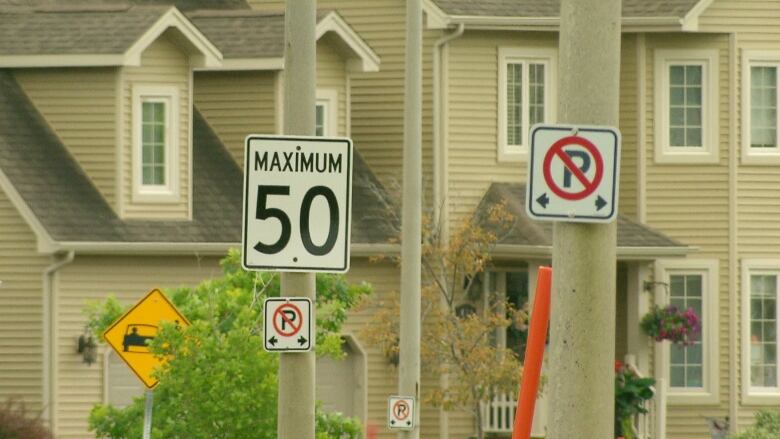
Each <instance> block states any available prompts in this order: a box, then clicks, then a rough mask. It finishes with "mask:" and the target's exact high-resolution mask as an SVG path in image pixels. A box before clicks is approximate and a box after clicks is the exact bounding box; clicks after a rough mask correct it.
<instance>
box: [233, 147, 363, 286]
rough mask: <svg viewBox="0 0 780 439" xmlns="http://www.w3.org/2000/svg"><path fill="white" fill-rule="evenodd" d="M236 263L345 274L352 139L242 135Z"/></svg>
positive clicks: (348, 239) (347, 267)
mask: <svg viewBox="0 0 780 439" xmlns="http://www.w3.org/2000/svg"><path fill="white" fill-rule="evenodd" d="M245 154H246V155H245V168H244V215H243V220H244V227H243V235H242V253H243V255H242V258H241V262H242V265H243V266H244V268H246V269H247V270H278V271H308V272H336V273H343V272H346V271H347V270H349V245H350V227H351V217H350V213H351V211H352V141H351V140H349V139H343V138H325V137H281V136H262V135H250V136H248V137H247V138H246V153H245Z"/></svg>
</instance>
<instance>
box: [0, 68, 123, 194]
mask: <svg viewBox="0 0 780 439" xmlns="http://www.w3.org/2000/svg"><path fill="white" fill-rule="evenodd" d="M14 74H15V76H16V79H17V81H19V84H20V85H21V86H22V88H23V89H24V91H25V93H27V96H29V97H30V100H32V102H33V104H34V105H35V107H36V108H37V109H38V111H40V112H41V114H43V117H44V118H45V119H46V121H47V122H48V123H49V126H51V127H52V129H53V130H54V132H55V133H56V134H57V136H58V137H59V138H60V139H61V140H62V142H63V143H64V144H65V146H66V147H67V148H68V151H69V152H70V153H71V154H72V155H73V157H74V158H75V159H76V161H77V162H78V164H79V165H80V166H81V168H82V169H83V170H84V172H85V173H86V174H87V176H88V177H89V179H90V181H92V183H93V184H94V185H95V186H96V187H97V189H98V190H99V191H100V193H101V194H102V195H103V197H104V198H105V199H106V201H107V202H108V203H109V204H110V205H111V206H112V207H114V209H116V203H115V202H116V151H117V148H116V124H117V118H116V95H117V86H116V78H117V69H115V68H58V69H22V70H15V71H14Z"/></svg>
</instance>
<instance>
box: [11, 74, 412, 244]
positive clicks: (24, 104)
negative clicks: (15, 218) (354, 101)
mask: <svg viewBox="0 0 780 439" xmlns="http://www.w3.org/2000/svg"><path fill="white" fill-rule="evenodd" d="M193 128H194V133H193V139H194V140H195V143H194V145H193V220H192V221H185V220H122V219H121V218H119V217H118V216H117V215H116V214H115V213H114V211H113V209H111V207H110V206H109V205H108V204H107V203H106V201H105V200H104V199H103V198H102V196H101V195H100V193H99V192H98V190H97V189H96V188H95V186H94V185H93V184H92V183H91V182H90V180H89V178H88V177H87V176H86V175H85V174H84V172H83V170H82V169H81V168H80V167H79V165H78V164H77V163H76V161H75V160H74V159H73V157H72V156H71V155H70V154H69V153H68V152H67V150H66V148H65V146H64V145H63V144H62V143H61V141H60V140H59V139H58V138H57V137H56V135H55V134H54V133H53V132H52V131H51V129H50V128H49V126H48V125H47V124H46V121H45V120H44V119H43V117H42V116H41V115H40V114H39V113H38V111H37V110H36V109H35V108H34V106H33V105H32V103H31V102H30V101H29V99H28V98H27V97H26V96H25V94H24V92H23V91H22V90H21V88H20V87H19V85H18V84H17V82H16V80H15V79H14V78H13V75H12V74H11V73H10V72H8V71H4V70H0V169H2V170H3V172H4V173H5V174H6V176H7V177H8V179H9V180H10V182H11V184H12V185H13V186H14V188H15V189H16V190H17V191H18V192H19V194H20V195H21V197H22V199H23V200H24V201H25V203H26V204H27V205H28V206H29V208H30V209H31V210H32V212H33V213H34V214H35V216H36V217H37V218H38V220H39V221H40V222H41V224H42V225H43V227H44V228H45V229H46V231H47V232H48V233H49V235H50V236H51V237H52V239H54V240H55V241H59V242H194V243H239V242H240V241H241V214H242V209H241V202H242V193H241V191H242V187H243V184H242V179H243V177H242V171H241V169H240V168H239V166H238V165H237V164H236V162H235V161H234V160H233V159H232V158H231V156H230V155H229V153H228V152H227V150H226V149H225V147H224V145H223V144H222V142H221V141H220V140H219V139H218V138H217V136H216V134H215V133H214V132H213V130H212V129H211V128H210V127H209V126H208V124H207V123H206V121H205V119H203V117H202V116H201V115H200V113H199V112H197V111H195V115H194V120H193ZM353 200H354V201H353V206H354V208H353V222H352V237H353V238H352V242H353V243H379V242H387V241H388V240H389V239H390V238H391V237H393V236H396V233H395V230H396V229H397V225H396V224H395V223H394V222H393V221H392V220H390V219H388V215H386V212H387V210H386V209H387V208H388V206H389V205H390V204H389V202H388V201H387V200H386V194H385V192H384V190H383V189H382V188H381V185H379V183H378V182H377V181H376V178H375V177H374V176H373V175H372V174H371V171H370V169H369V168H368V166H366V164H365V163H364V162H363V160H362V158H360V156H359V155H358V154H355V165H354V186H353Z"/></svg>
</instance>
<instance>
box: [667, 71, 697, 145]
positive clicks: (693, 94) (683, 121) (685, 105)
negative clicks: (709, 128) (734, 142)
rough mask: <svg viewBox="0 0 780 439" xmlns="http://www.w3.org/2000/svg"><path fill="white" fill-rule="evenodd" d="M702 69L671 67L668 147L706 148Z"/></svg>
mask: <svg viewBox="0 0 780 439" xmlns="http://www.w3.org/2000/svg"><path fill="white" fill-rule="evenodd" d="M702 79H703V67H702V66H696V65H693V66H681V65H677V66H674V65H673V66H670V67H669V146H678V147H691V146H694V147H700V146H703V139H702V133H703V127H702V123H703V117H702V115H703V104H702V93H703V84H702Z"/></svg>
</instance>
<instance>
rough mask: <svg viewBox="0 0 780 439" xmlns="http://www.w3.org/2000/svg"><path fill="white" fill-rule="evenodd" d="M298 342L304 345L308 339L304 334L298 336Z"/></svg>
mask: <svg viewBox="0 0 780 439" xmlns="http://www.w3.org/2000/svg"><path fill="white" fill-rule="evenodd" d="M298 344H299V345H301V346H303V345H305V344H306V339H305V338H304V337H303V336H300V337H298Z"/></svg>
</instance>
